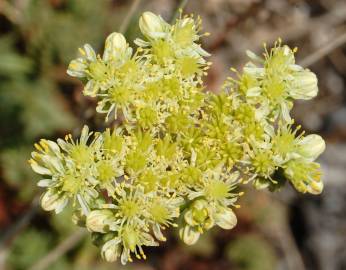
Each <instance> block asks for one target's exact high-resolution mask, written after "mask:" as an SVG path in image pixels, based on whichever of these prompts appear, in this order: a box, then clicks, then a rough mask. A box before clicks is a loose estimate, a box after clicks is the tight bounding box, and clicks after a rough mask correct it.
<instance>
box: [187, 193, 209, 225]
mask: <svg viewBox="0 0 346 270" xmlns="http://www.w3.org/2000/svg"><path fill="white" fill-rule="evenodd" d="M184 219H185V222H186V223H187V224H189V225H190V226H198V227H200V228H202V229H207V230H208V229H210V228H211V227H213V226H214V221H213V220H212V218H211V215H210V211H209V210H208V203H207V202H206V201H204V200H197V201H195V202H194V203H193V204H192V205H191V206H190V209H189V210H187V211H186V213H185V215H184Z"/></svg>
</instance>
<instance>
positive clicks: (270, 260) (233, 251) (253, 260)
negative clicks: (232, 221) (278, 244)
mask: <svg viewBox="0 0 346 270" xmlns="http://www.w3.org/2000/svg"><path fill="white" fill-rule="evenodd" d="M226 256H227V257H228V258H229V259H230V260H231V262H232V263H234V264H235V265H236V266H237V269H242V270H270V269H275V268H276V259H275V251H274V250H273V248H272V247H271V246H270V245H269V244H268V242H267V241H266V240H265V239H262V238H261V237H259V236H258V235H256V234H248V235H244V236H239V237H238V238H236V239H234V240H233V241H232V242H231V243H230V244H229V245H228V246H227V248H226Z"/></svg>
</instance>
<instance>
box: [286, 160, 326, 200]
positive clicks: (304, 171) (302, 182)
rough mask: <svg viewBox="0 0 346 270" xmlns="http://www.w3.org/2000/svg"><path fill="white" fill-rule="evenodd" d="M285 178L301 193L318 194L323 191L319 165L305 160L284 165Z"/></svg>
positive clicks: (292, 161)
mask: <svg viewBox="0 0 346 270" xmlns="http://www.w3.org/2000/svg"><path fill="white" fill-rule="evenodd" d="M284 173H285V176H286V177H287V179H288V180H289V181H290V182H291V183H292V185H293V186H294V187H295V188H296V190H298V191H299V192H302V193H306V192H309V193H312V194H319V193H321V192H322V190H323V183H322V181H321V171H320V165H319V164H318V163H315V162H307V161H306V160H305V159H296V160H291V161H289V162H288V163H287V164H286V168H285V171H284Z"/></svg>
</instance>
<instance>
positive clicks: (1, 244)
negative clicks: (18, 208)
mask: <svg viewBox="0 0 346 270" xmlns="http://www.w3.org/2000/svg"><path fill="white" fill-rule="evenodd" d="M38 206H39V197H38V196H36V197H35V198H34V199H33V200H32V203H31V206H30V208H29V210H27V212H26V213H24V215H23V216H21V217H20V218H19V219H18V221H16V222H15V224H14V225H12V226H11V228H10V229H9V230H8V231H5V233H4V235H3V237H2V238H1V240H0V251H1V250H3V249H6V248H7V247H8V245H9V242H11V241H12V239H13V238H14V237H15V236H16V235H17V234H18V232H19V231H20V230H22V229H23V228H24V227H26V226H27V225H28V224H29V223H30V220H31V219H32V218H33V217H34V216H35V214H36V212H37V210H38Z"/></svg>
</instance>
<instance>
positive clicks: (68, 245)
mask: <svg viewBox="0 0 346 270" xmlns="http://www.w3.org/2000/svg"><path fill="white" fill-rule="evenodd" d="M85 235H86V230H84V229H79V230H78V231H76V232H75V233H73V234H71V235H70V236H69V237H67V238H66V239H65V240H64V241H62V242H61V243H60V244H59V245H58V246H57V247H56V248H55V249H53V250H51V251H50V252H49V253H48V254H47V255H46V256H44V257H43V258H42V259H40V260H39V261H38V262H36V263H35V264H34V265H33V266H31V267H30V268H29V270H44V269H47V268H48V267H49V266H50V265H51V264H52V263H53V262H55V261H56V260H57V259H59V258H60V257H61V256H62V255H64V254H65V253H66V252H68V251H69V250H70V249H72V248H73V247H74V246H75V245H76V244H78V243H79V242H80V241H81V240H82V239H83V237H84V236H85Z"/></svg>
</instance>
